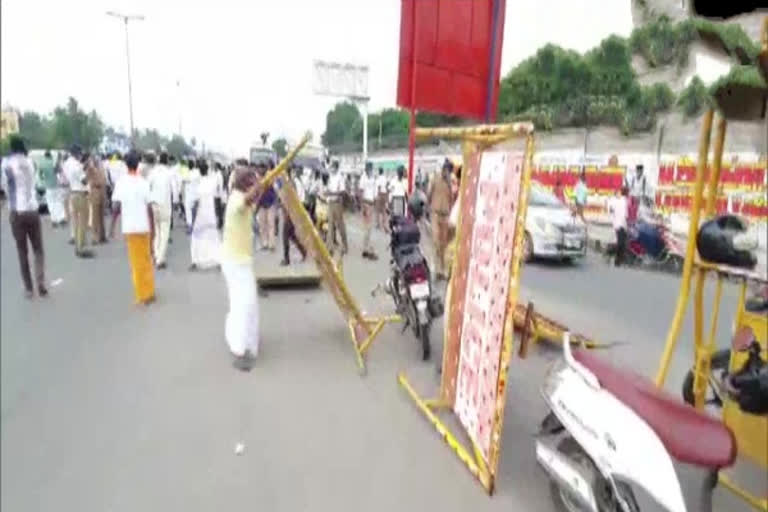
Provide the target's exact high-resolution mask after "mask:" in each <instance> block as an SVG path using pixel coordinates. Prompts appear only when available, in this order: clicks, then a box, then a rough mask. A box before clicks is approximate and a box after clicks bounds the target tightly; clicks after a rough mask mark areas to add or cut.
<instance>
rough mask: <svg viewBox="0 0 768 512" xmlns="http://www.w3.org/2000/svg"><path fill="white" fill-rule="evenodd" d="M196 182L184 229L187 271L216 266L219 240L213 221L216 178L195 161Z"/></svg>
mask: <svg viewBox="0 0 768 512" xmlns="http://www.w3.org/2000/svg"><path fill="white" fill-rule="evenodd" d="M197 169H198V171H199V173H200V179H199V180H197V186H196V187H195V188H194V189H193V190H192V192H191V193H192V223H191V224H190V226H189V228H188V232H189V234H190V236H191V239H190V241H189V249H190V255H191V259H192V264H191V265H190V267H189V270H197V269H209V268H214V267H217V266H219V264H220V262H221V261H220V250H221V238H220V234H219V229H218V224H217V220H216V189H217V183H216V176H214V175H213V174H211V173H210V172H209V168H208V162H206V161H205V160H203V159H201V160H199V161H198V162H197Z"/></svg>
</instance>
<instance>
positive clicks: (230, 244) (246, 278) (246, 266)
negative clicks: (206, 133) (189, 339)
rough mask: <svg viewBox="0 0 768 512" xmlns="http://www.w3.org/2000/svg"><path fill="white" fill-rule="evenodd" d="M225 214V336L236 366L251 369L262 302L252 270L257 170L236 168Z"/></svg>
mask: <svg viewBox="0 0 768 512" xmlns="http://www.w3.org/2000/svg"><path fill="white" fill-rule="evenodd" d="M231 182H232V190H231V193H230V195H229V199H228V200H227V209H226V212H225V214H224V242H223V244H222V250H221V270H222V273H223V274H224V280H225V281H226V283H227V292H228V294H229V312H228V313H227V319H226V321H225V324H224V336H225V338H226V340H227V345H228V346H229V350H230V352H232V354H233V355H234V356H235V361H234V366H235V368H238V369H239V370H243V371H248V370H250V367H251V358H252V357H255V356H256V355H257V353H258V350H259V302H258V295H257V294H256V276H254V273H253V229H251V223H252V220H253V212H254V210H255V207H256V202H257V201H258V198H259V195H260V192H261V188H260V186H259V184H258V179H257V177H256V173H255V172H254V171H253V170H250V169H248V168H247V167H245V166H242V167H239V168H237V169H235V171H234V172H233V176H232V181H231Z"/></svg>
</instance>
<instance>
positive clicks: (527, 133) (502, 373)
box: [397, 123, 534, 494]
mask: <svg viewBox="0 0 768 512" xmlns="http://www.w3.org/2000/svg"><path fill="white" fill-rule="evenodd" d="M533 132H534V129H533V124H532V123H513V124H504V125H480V126H474V127H468V128H434V129H427V128H417V129H416V136H417V137H422V138H423V137H440V138H452V139H461V140H463V142H464V144H463V150H464V162H469V161H470V157H471V156H472V155H473V154H474V153H475V152H476V151H482V150H485V149H487V148H489V147H491V146H493V145H496V144H498V143H500V142H504V141H507V140H511V139H514V138H521V137H524V138H525V139H526V143H525V156H524V164H523V175H522V177H521V183H520V196H519V198H518V212H517V219H516V223H517V226H516V228H515V233H516V234H517V236H515V242H514V249H513V251H512V259H511V261H510V267H511V272H510V278H509V280H510V285H509V288H508V290H509V293H508V296H507V308H506V316H505V320H504V333H503V338H502V349H501V355H500V364H499V380H498V382H497V390H498V393H497V396H496V406H495V414H494V422H493V427H492V432H491V447H490V453H489V460H488V462H487V463H486V461H485V459H484V458H483V456H482V454H481V450H480V449H479V447H477V446H476V445H475V443H474V442H473V441H472V440H471V439H470V441H469V443H470V445H471V446H470V447H466V446H465V445H464V444H463V443H462V442H461V441H459V440H458V439H457V437H456V435H455V434H454V433H453V432H452V431H451V429H450V428H449V427H448V426H447V425H446V424H445V423H444V422H443V421H442V420H441V419H440V418H439V417H438V416H437V414H436V412H437V411H438V410H440V409H451V408H452V407H453V403H451V401H450V400H448V399H446V392H445V384H446V380H445V378H446V376H445V373H446V372H445V371H443V381H442V383H441V386H440V398H436V399H424V398H422V397H421V396H420V395H419V394H418V393H417V392H416V391H415V389H414V388H413V386H412V385H411V384H410V382H409V381H408V378H407V377H406V376H405V374H404V373H403V372H401V373H400V374H399V375H398V378H397V380H398V383H399V384H400V386H401V387H402V388H403V389H404V390H405V391H406V393H408V396H410V397H411V399H412V400H413V401H414V402H416V405H417V406H418V408H419V410H420V411H421V412H422V413H423V414H424V415H425V416H426V417H427V419H428V420H429V421H430V423H432V425H434V427H435V429H436V430H437V432H438V434H440V435H441V436H442V438H443V440H444V441H445V442H446V444H447V445H448V446H449V447H450V448H451V450H453V452H454V453H455V454H456V456H457V457H458V458H459V459H460V460H461V461H462V462H463V463H464V464H465V465H466V466H467V468H468V469H469V471H470V473H472V475H474V476H475V478H477V479H478V480H479V481H480V484H481V485H482V486H483V488H485V490H486V491H487V492H488V494H493V491H494V485H495V480H496V474H497V471H498V465H499V458H500V454H501V432H502V426H503V421H504V406H505V404H506V389H507V386H506V379H507V370H508V369H509V361H510V359H511V357H512V340H513V336H514V312H515V306H516V303H517V296H518V292H519V283H520V261H521V254H522V240H523V237H522V236H521V235H520V234H521V233H523V232H524V231H525V215H526V213H527V209H528V190H529V188H530V187H529V186H530V180H531V169H532V167H533V165H532V164H533V152H534V136H533ZM469 172H470V169H469V168H468V167H466V166H465V167H464V173H465V174H464V175H462V179H461V185H460V187H461V191H460V196H462V195H463V191H464V187H465V184H466V183H467V181H468V180H467V179H466V176H467V174H468V173H469ZM458 215H459V220H458V222H457V226H458V228H457V229H458V231H457V233H456V237H457V244H458V242H459V241H460V240H461V239H462V237H463V236H466V234H465V233H462V229H461V225H462V224H461V209H459V213H458ZM453 265H454V267H455V266H456V265H458V258H455V259H454V262H453ZM454 270H455V269H454ZM453 274H455V272H453ZM450 309H451V307H450V302H448V304H447V308H446V315H451V311H450ZM445 356H446V355H445V351H444V360H443V364H444V365H445V361H446V359H445ZM467 437H469V436H467Z"/></svg>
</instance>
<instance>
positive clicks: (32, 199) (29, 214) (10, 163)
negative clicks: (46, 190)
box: [0, 135, 48, 299]
mask: <svg viewBox="0 0 768 512" xmlns="http://www.w3.org/2000/svg"><path fill="white" fill-rule="evenodd" d="M9 145H10V154H9V156H8V157H6V158H4V159H3V163H2V174H1V176H0V180H1V182H2V183H1V184H2V189H3V190H4V191H5V193H6V199H7V200H8V211H9V215H8V219H9V221H10V224H11V233H13V238H14V240H15V241H16V253H17V255H18V258H19V269H20V271H21V279H22V281H23V282H24V290H25V294H26V297H27V298H28V299H31V298H32V297H33V296H34V291H33V290H34V286H33V283H32V275H31V273H30V270H29V257H28V249H27V240H29V244H30V245H32V253H33V254H34V258H35V281H36V282H37V293H38V295H39V296H40V297H45V296H47V295H48V288H47V287H46V283H45V253H44V251H43V235H42V229H41V226H40V213H39V212H38V210H37V208H38V203H37V176H36V173H35V167H34V165H33V163H32V160H30V159H29V157H28V156H27V148H26V146H25V144H24V141H23V140H22V139H21V138H20V137H18V136H16V135H13V136H11V137H10V140H9Z"/></svg>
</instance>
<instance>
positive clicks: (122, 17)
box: [107, 11, 144, 142]
mask: <svg viewBox="0 0 768 512" xmlns="http://www.w3.org/2000/svg"><path fill="white" fill-rule="evenodd" d="M107 16H112V17H113V18H117V19H119V20H122V22H123V26H124V27H125V60H126V63H127V64H128V111H129V113H130V119H131V142H133V141H134V137H135V134H134V129H133V89H132V87H131V50H130V46H129V44H128V22H129V21H142V20H144V16H136V15H131V16H129V15H125V14H120V13H117V12H114V11H107Z"/></svg>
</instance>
